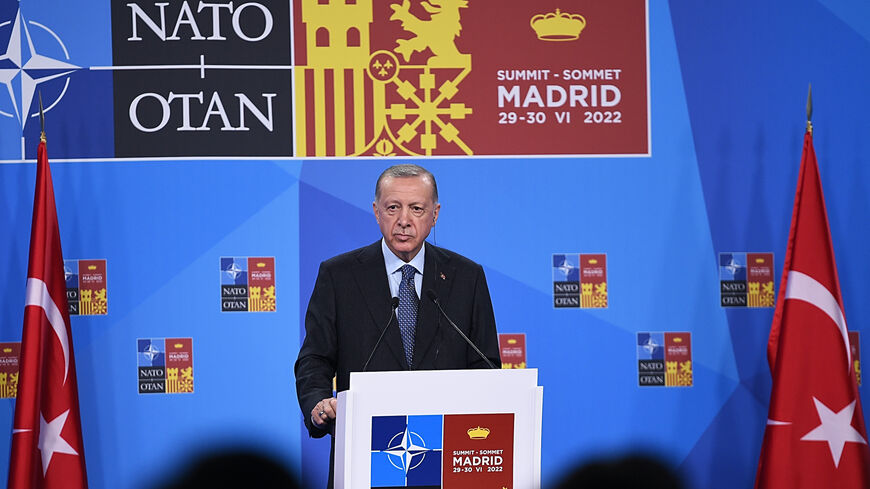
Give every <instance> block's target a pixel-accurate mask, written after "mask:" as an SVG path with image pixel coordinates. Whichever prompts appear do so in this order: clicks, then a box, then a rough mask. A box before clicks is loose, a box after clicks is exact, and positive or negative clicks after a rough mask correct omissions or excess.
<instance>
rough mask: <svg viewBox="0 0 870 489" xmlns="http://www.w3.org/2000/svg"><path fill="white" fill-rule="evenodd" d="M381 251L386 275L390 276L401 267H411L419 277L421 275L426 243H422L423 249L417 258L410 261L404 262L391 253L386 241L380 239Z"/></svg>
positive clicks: (424, 260)
mask: <svg viewBox="0 0 870 489" xmlns="http://www.w3.org/2000/svg"><path fill="white" fill-rule="evenodd" d="M381 250H382V251H383V252H384V264H385V265H386V268H387V275H388V276H389V275H392V273H393V272H395V271H396V270H398V269H399V268H401V267H402V265H411V266H413V267H414V268H416V269H417V272H419V273H420V274H421V275H422V274H423V265H424V264H425V262H426V242H425V241H424V242H423V247H422V248H420V251H418V252H417V256H415V257H414V258H411V261H409V262H404V261H402V259H401V258H399V257H398V256H396V254H395V253H393V250H391V249H390V247H389V246H387V240H386V239H384V238H381Z"/></svg>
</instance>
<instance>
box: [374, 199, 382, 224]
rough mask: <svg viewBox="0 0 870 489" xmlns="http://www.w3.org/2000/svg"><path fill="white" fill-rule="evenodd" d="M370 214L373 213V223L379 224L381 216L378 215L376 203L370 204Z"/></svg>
mask: <svg viewBox="0 0 870 489" xmlns="http://www.w3.org/2000/svg"><path fill="white" fill-rule="evenodd" d="M372 212H374V213H375V221H377V223H378V224H380V223H381V219H380V217H381V216H380V215H379V214H378V203H377V202H372Z"/></svg>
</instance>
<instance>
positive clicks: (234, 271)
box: [226, 262, 244, 280]
mask: <svg viewBox="0 0 870 489" xmlns="http://www.w3.org/2000/svg"><path fill="white" fill-rule="evenodd" d="M226 272H227V275H229V276H230V277H232V279H233V280H235V279H236V278H238V276H239V275H241V274H242V273H243V272H244V270H243V269H242V268H240V267H239V266H238V265H236V262H233V264H232V265H231V266H230V268H228V269H227V270H226Z"/></svg>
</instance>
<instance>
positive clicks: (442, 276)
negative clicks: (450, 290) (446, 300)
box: [441, 272, 447, 280]
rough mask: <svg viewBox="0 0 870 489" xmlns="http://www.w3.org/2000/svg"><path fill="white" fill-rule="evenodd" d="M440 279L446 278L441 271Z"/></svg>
mask: <svg viewBox="0 0 870 489" xmlns="http://www.w3.org/2000/svg"><path fill="white" fill-rule="evenodd" d="M441 280H447V277H445V276H444V272H441Z"/></svg>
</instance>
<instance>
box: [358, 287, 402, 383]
mask: <svg viewBox="0 0 870 489" xmlns="http://www.w3.org/2000/svg"><path fill="white" fill-rule="evenodd" d="M398 307H399V298H398V297H393V299H392V300H391V301H390V319H388V320H387V325H386V326H384V330H383V331H381V335H380V336H378V341H376V342H375V347H374V348H372V352H371V353H369V359H368V360H366V363H365V365H363V368H362V371H363V372H365V371H366V369H367V368H368V366H369V362H371V361H372V357H373V356H374V355H375V350H377V349H378V345H380V344H381V340H382V339H384V334H385V333H386V332H387V329H389V327H390V323H392V322H393V318H394V317H396V309H397V308H398Z"/></svg>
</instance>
